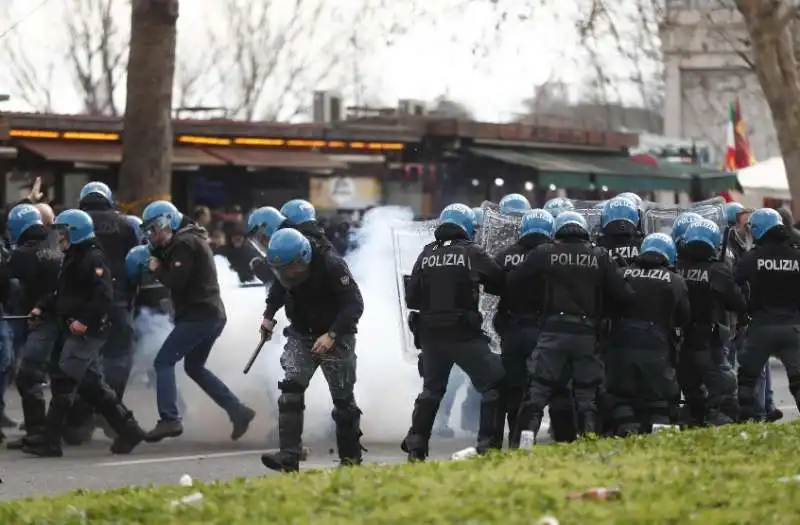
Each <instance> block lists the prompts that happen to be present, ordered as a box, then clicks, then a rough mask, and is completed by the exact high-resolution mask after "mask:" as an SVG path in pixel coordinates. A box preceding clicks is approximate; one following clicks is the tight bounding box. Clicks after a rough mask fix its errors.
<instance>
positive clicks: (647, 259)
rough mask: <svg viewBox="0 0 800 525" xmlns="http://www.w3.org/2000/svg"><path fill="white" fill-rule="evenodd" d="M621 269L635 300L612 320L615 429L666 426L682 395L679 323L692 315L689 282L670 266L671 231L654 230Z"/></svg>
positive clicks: (609, 376)
mask: <svg viewBox="0 0 800 525" xmlns="http://www.w3.org/2000/svg"><path fill="white" fill-rule="evenodd" d="M640 252H641V254H640V255H639V256H638V257H637V258H636V259H635V260H634V261H633V263H632V264H631V265H630V266H629V267H627V268H625V269H624V270H623V277H624V278H625V280H626V281H628V284H630V285H631V287H632V288H633V290H634V292H635V295H634V300H633V301H632V302H631V303H630V304H628V305H627V306H625V307H624V308H622V309H621V310H620V312H619V317H618V318H616V319H614V322H613V325H612V329H611V334H610V336H609V345H608V351H607V352H606V355H605V359H606V389H607V393H608V397H609V401H610V408H611V418H612V420H613V423H614V427H615V433H616V434H617V435H619V436H627V435H629V434H635V433H639V432H645V433H647V432H650V430H651V429H652V426H653V425H656V424H657V425H667V424H669V422H670V415H671V413H672V411H671V407H672V404H673V402H674V401H675V399H676V398H677V397H678V395H679V394H680V390H679V388H678V381H677V378H676V375H675V367H676V365H677V353H676V352H677V348H675V346H674V345H673V340H672V339H673V337H672V335H673V333H674V331H675V329H676V328H681V329H682V330H684V331H685V330H686V328H687V327H688V324H689V320H690V311H689V292H688V290H687V289H686V283H684V282H683V279H682V278H681V276H680V275H678V274H677V273H675V272H673V271H671V270H670V269H669V268H670V266H671V265H673V264H675V259H676V257H677V252H676V249H675V243H674V242H673V241H672V239H671V238H670V236H669V235H667V234H664V233H653V234H650V235H648V236H647V237H646V238H645V239H644V241H643V242H642V245H641V249H640Z"/></svg>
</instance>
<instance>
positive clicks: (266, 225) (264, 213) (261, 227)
mask: <svg viewBox="0 0 800 525" xmlns="http://www.w3.org/2000/svg"><path fill="white" fill-rule="evenodd" d="M285 222H286V216H284V215H283V214H282V213H281V212H279V211H278V210H277V209H275V208H273V207H272V206H264V207H261V208H258V209H256V210H253V212H252V213H251V214H250V217H248V218H247V235H249V236H251V237H255V239H256V240H257V241H258V242H259V243H261V244H262V245H263V246H267V245H268V244H269V239H270V237H272V236H273V235H275V232H276V231H278V230H279V229H280V228H281V226H282V225H283V223H285Z"/></svg>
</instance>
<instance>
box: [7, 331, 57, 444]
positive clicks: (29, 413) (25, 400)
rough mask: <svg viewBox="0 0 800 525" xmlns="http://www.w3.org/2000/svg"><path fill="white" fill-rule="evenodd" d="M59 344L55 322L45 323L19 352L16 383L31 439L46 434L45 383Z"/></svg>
mask: <svg viewBox="0 0 800 525" xmlns="http://www.w3.org/2000/svg"><path fill="white" fill-rule="evenodd" d="M58 344H59V329H58V324H57V323H56V322H55V321H54V320H45V321H42V322H40V323H39V324H38V325H36V326H35V327H33V328H31V329H30V330H28V334H27V336H26V338H25V342H24V343H23V345H22V347H21V349H20V354H21V357H22V358H21V360H20V365H19V372H18V373H17V376H16V378H15V383H16V386H17V390H18V391H19V397H20V400H21V401H22V414H23V417H24V419H25V432H26V433H27V434H28V435H29V436H33V435H36V434H41V433H42V432H43V431H44V420H45V413H46V411H47V404H46V403H45V399H44V388H43V384H44V383H45V381H46V380H47V374H48V370H49V367H50V356H51V354H52V353H53V350H54V349H55V348H56V346H57V345H58Z"/></svg>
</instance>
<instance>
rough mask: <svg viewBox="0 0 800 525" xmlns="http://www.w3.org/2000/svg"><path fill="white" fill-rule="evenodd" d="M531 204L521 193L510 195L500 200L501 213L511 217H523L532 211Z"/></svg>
mask: <svg viewBox="0 0 800 525" xmlns="http://www.w3.org/2000/svg"><path fill="white" fill-rule="evenodd" d="M530 209H531V203H530V202H528V199H526V198H525V196H524V195H520V194H519V193H509V194H508V195H506V196H505V197H503V198H502V199H500V212H501V213H506V214H509V215H521V214H523V213H525V212H527V211H530Z"/></svg>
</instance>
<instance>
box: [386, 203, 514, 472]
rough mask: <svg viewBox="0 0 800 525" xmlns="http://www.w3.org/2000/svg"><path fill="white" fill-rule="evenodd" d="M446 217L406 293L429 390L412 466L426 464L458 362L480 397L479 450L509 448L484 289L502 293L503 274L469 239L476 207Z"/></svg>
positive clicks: (415, 431) (409, 446)
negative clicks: (485, 324) (482, 308)
mask: <svg viewBox="0 0 800 525" xmlns="http://www.w3.org/2000/svg"><path fill="white" fill-rule="evenodd" d="M439 219H440V221H441V224H440V225H439V227H438V228H437V229H436V231H435V232H434V235H435V238H436V240H435V241H434V242H432V243H430V244H428V245H427V246H425V248H424V249H423V250H422V253H421V254H420V255H419V257H418V258H417V261H416V263H415V264H414V269H413V271H412V272H411V279H410V280H409V283H408V286H407V287H406V306H407V307H408V308H409V309H410V310H418V311H419V329H418V332H419V338H420V342H421V346H422V354H423V356H424V358H423V360H422V368H423V370H422V371H423V385H422V392H421V393H420V394H419V396H417V399H416V401H415V402H414V411H413V413H412V415H411V428H410V429H409V431H408V435H406V437H405V439H404V440H403V442H402V444H401V448H402V449H403V451H404V452H407V453H408V459H409V461H424V460H425V458H427V456H428V442H429V441H430V437H431V430H432V429H433V424H434V420H435V418H436V412H437V411H438V410H439V404H440V403H441V401H442V398H443V397H444V395H445V392H446V390H447V381H448V378H449V376H450V370H451V369H452V368H453V365H454V364H455V365H458V367H459V368H461V369H462V370H463V371H464V372H465V373H466V374H467V376H468V377H469V378H470V381H471V382H472V384H473V386H474V387H475V389H476V390H477V391H478V392H479V393H480V394H481V409H480V422H479V430H478V443H477V447H476V448H477V450H478V452H479V453H485V452H487V451H488V450H489V449H492V448H495V449H499V448H500V447H501V446H502V431H500V432H498V430H497V428H498V426H499V425H500V424H502V423H503V413H502V410H501V408H500V382H501V380H502V378H503V367H502V363H501V362H500V357H499V356H498V355H496V354H493V353H492V351H491V350H490V349H489V339H488V337H487V336H486V335H485V334H484V333H483V332H482V331H481V325H482V318H481V314H480V313H479V311H478V299H479V295H478V294H479V286H478V285H479V284H483V286H484V290H485V291H486V292H487V293H491V294H499V293H500V290H501V288H502V282H503V271H502V270H501V269H500V267H498V266H497V264H495V262H494V261H493V260H492V259H491V257H489V256H488V255H487V254H486V252H484V251H483V250H482V249H481V248H480V247H478V246H476V245H475V244H473V243H472V242H471V241H470V239H471V238H472V236H473V233H474V224H475V222H474V221H475V216H474V213H473V212H472V210H471V209H470V208H469V207H467V206H465V205H463V204H451V205H449V206H447V207H446V208H445V209H444V210H443V211H442V213H441V215H440V216H439ZM498 437H499V438H500V439H498Z"/></svg>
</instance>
